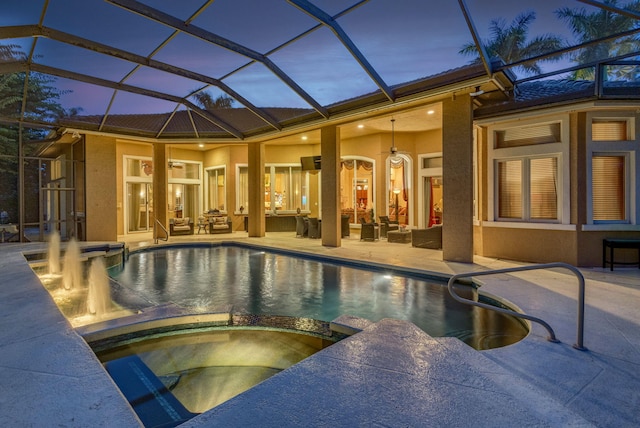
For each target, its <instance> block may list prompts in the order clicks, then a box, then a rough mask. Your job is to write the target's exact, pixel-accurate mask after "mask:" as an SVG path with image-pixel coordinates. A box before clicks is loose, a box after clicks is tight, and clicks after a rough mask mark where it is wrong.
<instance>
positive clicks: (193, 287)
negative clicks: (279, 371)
mask: <svg viewBox="0 0 640 428" xmlns="http://www.w3.org/2000/svg"><path fill="white" fill-rule="evenodd" d="M110 275H111V276H112V278H114V279H115V280H116V281H117V282H118V284H119V286H120V287H122V289H123V290H125V291H126V292H125V293H122V294H123V295H131V294H133V295H136V296H140V297H141V298H143V299H145V300H146V301H147V302H148V304H149V305H150V306H157V305H165V304H175V305H179V306H181V307H186V308H189V309H192V310H194V311H198V312H204V311H208V310H216V309H217V308H225V307H227V308H228V307H231V310H230V311H231V312H233V313H239V314H255V315H278V316H287V317H299V318H312V319H317V320H323V321H331V320H333V319H335V318H337V317H339V316H341V315H351V316H357V317H361V318H365V319H367V320H370V321H374V322H375V321H379V320H381V319H383V318H396V319H402V320H408V321H411V322H413V323H414V324H416V325H417V326H418V327H420V328H421V329H422V330H424V331H425V332H426V333H428V334H430V335H431V336H434V337H443V336H448V337H457V338H459V339H461V340H463V341H464V342H465V343H467V344H468V345H470V346H472V347H474V348H476V349H487V348H495V347H500V346H506V345H509V344H512V343H514V342H517V341H518V340H520V339H522V338H523V337H524V336H525V335H526V334H527V330H526V328H525V327H524V326H523V324H522V323H521V322H520V321H519V320H517V319H515V318H512V317H509V316H505V315H502V314H499V313H495V312H492V311H487V310H484V309H482V308H477V307H471V306H467V305H463V304H460V303H458V302H456V301H455V300H454V299H453V298H451V296H449V293H448V291H447V289H446V286H445V283H443V282H441V281H437V280H436V279H431V278H429V276H428V273H426V272H425V274H424V275H418V274H416V273H415V272H414V273H411V274H408V275H400V274H399V272H398V271H392V267H389V268H388V269H385V268H384V267H380V266H377V267H375V268H372V269H364V268H362V267H360V266H357V265H355V264H354V263H349V262H344V263H338V262H337V261H335V260H326V259H321V258H318V257H307V256H304V255H296V256H294V255H292V254H284V253H282V252H275V251H266V250H264V249H260V248H254V247H250V246H243V245H238V244H233V245H214V246H184V247H167V248H162V249H153V250H145V251H139V252H133V253H131V254H130V255H129V257H128V260H127V261H126V263H124V265H123V266H122V268H121V269H119V270H117V271H111V272H110Z"/></svg>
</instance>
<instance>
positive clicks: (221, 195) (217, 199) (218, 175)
mask: <svg viewBox="0 0 640 428" xmlns="http://www.w3.org/2000/svg"><path fill="white" fill-rule="evenodd" d="M224 176H225V169H224V168H216V169H210V170H207V179H208V184H209V195H207V209H209V210H213V209H218V210H221V211H224V210H226V203H225V199H226V198H225V187H224Z"/></svg>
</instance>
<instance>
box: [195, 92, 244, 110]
mask: <svg viewBox="0 0 640 428" xmlns="http://www.w3.org/2000/svg"><path fill="white" fill-rule="evenodd" d="M193 98H194V99H195V100H196V102H197V103H198V105H200V107H202V108H203V109H205V110H209V111H211V110H217V109H221V108H231V107H233V102H234V100H233V98H231V97H230V96H228V95H224V94H223V95H220V96H219V97H217V98H213V96H212V95H211V94H210V93H209V92H205V91H202V92H197V93H195V94H194V95H193Z"/></svg>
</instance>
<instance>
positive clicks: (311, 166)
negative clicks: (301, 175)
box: [300, 156, 320, 171]
mask: <svg viewBox="0 0 640 428" xmlns="http://www.w3.org/2000/svg"><path fill="white" fill-rule="evenodd" d="M300 164H301V165H302V170H303V171H316V170H319V169H320V156H302V157H301V158H300Z"/></svg>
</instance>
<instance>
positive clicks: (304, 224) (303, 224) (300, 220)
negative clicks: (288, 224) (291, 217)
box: [296, 215, 309, 238]
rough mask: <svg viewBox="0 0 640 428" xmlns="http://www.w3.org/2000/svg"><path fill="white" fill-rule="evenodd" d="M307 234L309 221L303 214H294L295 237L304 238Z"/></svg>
mask: <svg viewBox="0 0 640 428" xmlns="http://www.w3.org/2000/svg"><path fill="white" fill-rule="evenodd" d="M308 235H309V222H308V220H307V218H306V217H305V216H303V215H297V216H296V238H305V237H306V236H308Z"/></svg>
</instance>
